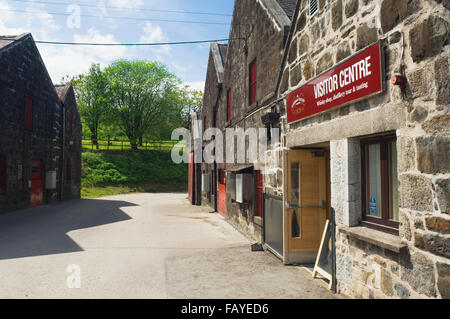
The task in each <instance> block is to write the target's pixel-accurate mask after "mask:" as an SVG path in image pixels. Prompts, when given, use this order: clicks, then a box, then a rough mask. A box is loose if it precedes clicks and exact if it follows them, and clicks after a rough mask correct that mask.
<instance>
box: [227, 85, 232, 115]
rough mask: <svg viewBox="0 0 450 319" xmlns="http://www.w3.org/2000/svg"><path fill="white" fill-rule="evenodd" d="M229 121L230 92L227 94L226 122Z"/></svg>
mask: <svg viewBox="0 0 450 319" xmlns="http://www.w3.org/2000/svg"><path fill="white" fill-rule="evenodd" d="M230 120H231V90H230V89H229V90H228V92H227V122H228V121H230Z"/></svg>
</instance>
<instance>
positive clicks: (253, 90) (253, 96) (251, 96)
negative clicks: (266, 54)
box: [249, 59, 256, 105]
mask: <svg viewBox="0 0 450 319" xmlns="http://www.w3.org/2000/svg"><path fill="white" fill-rule="evenodd" d="M249 74H250V76H249V84H250V85H249V88H250V90H249V104H250V105H252V104H253V103H255V102H256V59H255V60H253V62H252V63H250V73H249Z"/></svg>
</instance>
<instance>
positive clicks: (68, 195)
mask: <svg viewBox="0 0 450 319" xmlns="http://www.w3.org/2000/svg"><path fill="white" fill-rule="evenodd" d="M64 89H65V92H64V96H63V97H62V102H63V105H64V108H63V111H64V112H65V113H66V117H65V120H66V125H65V140H64V160H65V161H66V160H67V159H70V163H71V178H70V180H68V179H67V176H65V174H66V173H67V172H66V169H63V170H62V172H63V178H62V180H63V195H62V198H63V199H77V198H80V196H81V141H82V129H81V119H80V114H79V112H78V107H77V102H76V98H75V92H74V89H73V86H72V85H71V84H70V83H68V84H66V86H65V88H64ZM69 112H71V113H72V130H69V127H68V114H69Z"/></svg>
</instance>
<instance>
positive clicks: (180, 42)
mask: <svg viewBox="0 0 450 319" xmlns="http://www.w3.org/2000/svg"><path fill="white" fill-rule="evenodd" d="M2 39H3V40H11V41H14V40H17V39H16V38H8V37H3V38H2ZM244 39H245V38H231V39H215V40H199V41H178V42H155V43H98V42H97V43H96V42H63V41H44V40H32V39H28V40H25V41H31V42H34V43H39V44H55V45H77V46H162V45H183V44H199V43H211V42H225V41H235V40H244Z"/></svg>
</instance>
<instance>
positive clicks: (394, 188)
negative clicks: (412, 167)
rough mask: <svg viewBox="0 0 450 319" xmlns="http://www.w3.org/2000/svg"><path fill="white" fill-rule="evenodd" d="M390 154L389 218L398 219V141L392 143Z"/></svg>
mask: <svg viewBox="0 0 450 319" xmlns="http://www.w3.org/2000/svg"><path fill="white" fill-rule="evenodd" d="M390 155H391V182H390V183H391V184H390V189H391V192H390V193H391V198H390V202H391V211H390V212H389V218H390V219H392V220H395V221H398V175H397V143H396V142H392V143H390Z"/></svg>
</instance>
